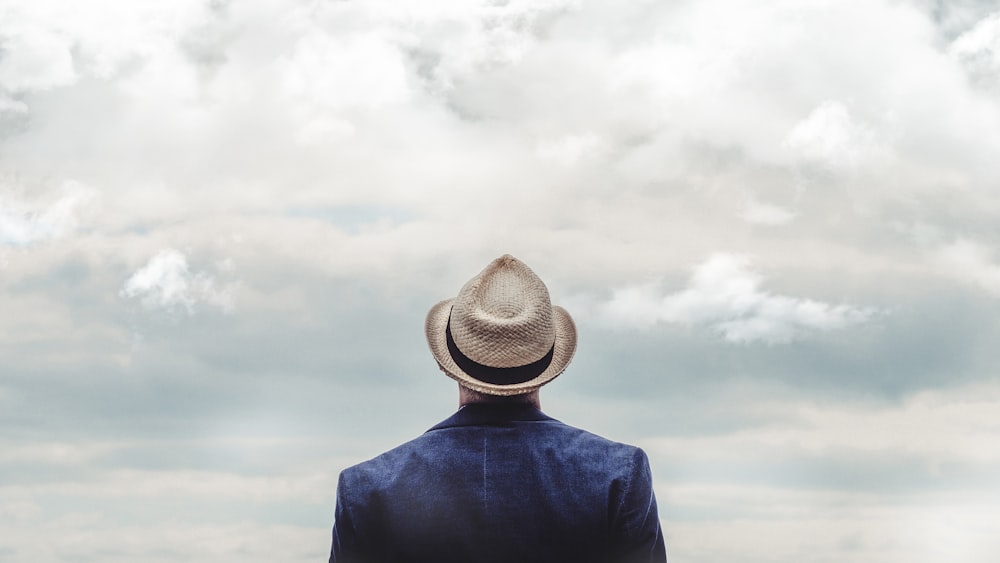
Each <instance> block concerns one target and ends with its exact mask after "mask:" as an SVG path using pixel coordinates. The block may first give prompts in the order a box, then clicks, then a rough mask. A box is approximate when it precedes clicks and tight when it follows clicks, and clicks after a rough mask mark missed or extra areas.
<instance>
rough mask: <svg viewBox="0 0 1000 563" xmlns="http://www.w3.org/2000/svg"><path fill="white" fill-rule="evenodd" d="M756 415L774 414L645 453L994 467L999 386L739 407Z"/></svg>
mask: <svg viewBox="0 0 1000 563" xmlns="http://www.w3.org/2000/svg"><path fill="white" fill-rule="evenodd" d="M740 409H741V410H743V411H744V412H750V413H757V414H759V415H761V416H763V417H768V416H774V415H775V413H781V416H780V419H779V420H776V421H774V422H773V423H770V424H763V425H759V426H754V427H749V428H740V429H738V430H735V431H733V432H730V433H722V434H715V435H704V436H678V437H664V438H657V439H654V440H651V441H650V442H649V443H648V445H649V447H651V448H653V449H656V450H658V451H662V452H669V451H684V452H686V455H687V456H689V459H690V460H695V459H697V460H700V461H714V462H720V463H721V462H725V461H726V460H729V461H732V460H735V459H742V460H743V461H749V460H753V459H765V458H770V459H785V460H787V459H790V458H794V457H799V456H825V457H829V458H831V459H833V458H839V459H855V458H856V459H862V458H864V457H865V456H869V455H871V456H881V457H882V458H894V457H898V456H905V457H908V458H912V459H918V460H920V463H922V465H921V466H920V467H919V468H915V469H920V470H922V471H927V470H930V471H935V470H936V468H937V467H940V466H947V465H948V464H952V465H955V464H959V465H963V466H981V467H988V466H993V465H998V466H1000V432H998V430H1000V423H998V421H997V417H996V412H997V409H1000V387H998V386H996V385H985V384H983V385H978V386H966V387H963V388H959V389H953V390H930V391H923V392H920V393H917V394H915V395H913V396H911V397H909V398H908V399H907V400H906V401H904V402H903V403H902V404H894V405H888V406H859V405H856V404H850V403H840V404H837V403H832V404H831V403H817V402H810V401H806V400H798V401H794V400H783V401H766V400H765V401H757V402H756V403H754V404H753V405H744V406H741V407H740Z"/></svg>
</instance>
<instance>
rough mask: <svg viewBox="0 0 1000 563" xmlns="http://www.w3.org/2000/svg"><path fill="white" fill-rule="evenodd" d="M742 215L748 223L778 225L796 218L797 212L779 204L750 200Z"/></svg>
mask: <svg viewBox="0 0 1000 563" xmlns="http://www.w3.org/2000/svg"><path fill="white" fill-rule="evenodd" d="M740 217H742V218H743V220H744V221H747V222H748V223H756V224H758V225H771V226H777V225H784V224H786V223H788V222H790V221H791V220H792V219H794V218H795V213H793V212H791V211H789V210H787V209H785V208H784V207H781V206H778V205H774V204H771V203H762V202H759V201H757V200H750V201H749V202H747V204H746V207H745V208H744V209H743V213H742V214H740Z"/></svg>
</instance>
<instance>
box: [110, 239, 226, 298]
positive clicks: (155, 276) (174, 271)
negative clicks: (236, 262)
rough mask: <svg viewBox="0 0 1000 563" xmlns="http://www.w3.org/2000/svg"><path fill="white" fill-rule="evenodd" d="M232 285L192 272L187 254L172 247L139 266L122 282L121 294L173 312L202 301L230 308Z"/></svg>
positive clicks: (207, 275)
mask: <svg viewBox="0 0 1000 563" xmlns="http://www.w3.org/2000/svg"><path fill="white" fill-rule="evenodd" d="M232 292H233V286H232V285H229V286H226V287H223V288H221V289H217V288H216V281H215V278H213V277H212V276H210V275H209V274H207V273H204V272H192V271H191V270H190V269H189V268H188V262H187V257H185V256H184V254H182V253H181V252H179V251H177V250H174V249H172V248H168V249H164V250H161V251H160V252H159V253H157V254H156V256H153V257H152V258H150V259H149V262H147V263H146V265H145V266H143V267H142V268H139V269H138V270H137V271H136V272H135V273H134V274H132V276H131V277H129V278H128V280H126V281H125V284H124V285H123V286H122V289H121V291H120V292H119V294H120V295H121V296H122V297H125V298H129V299H132V298H138V299H140V300H141V302H142V304H143V306H144V307H146V308H147V309H150V310H157V309H159V310H163V311H167V312H172V311H175V310H178V309H182V310H184V311H187V312H188V313H189V314H191V313H194V310H195V306H196V305H198V304H199V303H204V304H206V305H211V306H213V307H217V308H219V309H222V310H223V311H231V310H232V308H233V296H232Z"/></svg>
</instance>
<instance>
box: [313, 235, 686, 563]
mask: <svg viewBox="0 0 1000 563" xmlns="http://www.w3.org/2000/svg"><path fill="white" fill-rule="evenodd" d="M425 332H426V335H427V341H428V344H429V345H430V349H431V353H432V354H433V355H434V358H435V359H436V360H437V363H438V366H439V367H440V368H441V370H442V371H444V373H445V374H447V375H448V376H449V377H451V378H453V379H455V380H457V381H458V384H459V403H460V408H459V410H458V412H456V413H455V414H454V415H453V416H452V417H451V418H448V419H447V420H445V421H444V422H441V423H440V424H438V425H437V426H435V427H433V428H431V429H430V430H428V431H427V432H426V433H424V434H423V435H422V436H420V437H418V438H416V439H414V440H412V441H410V442H407V443H405V444H403V445H401V446H399V447H397V448H395V449H393V450H390V451H388V452H386V453H384V454H382V455H380V456H378V457H376V458H374V459H372V460H370V461H366V462H364V463H361V464H359V465H356V466H354V467H351V468H348V469H346V470H344V471H343V473H341V475H340V482H339V484H338V486H337V508H336V515H335V524H334V527H333V550H332V553H331V555H330V561H331V563H334V562H337V563H416V562H420V563H480V562H482V563H487V562H488V563H535V562H537V563H543V562H544V563H563V562H565V563H588V562H592V563H624V562H629V563H632V562H639V561H642V562H647V563H648V562H665V561H666V552H665V549H664V543H663V535H662V533H661V530H660V523H659V519H658V517H657V513H656V499H655V498H654V496H653V486H652V477H651V475H650V471H649V463H648V461H647V459H646V455H645V453H643V451H642V450H640V449H639V448H636V447H633V446H628V445H625V444H619V443H616V442H611V441H609V440H606V439H604V438H601V437H599V436H596V435H594V434H591V433H589V432H585V431H583V430H579V429H576V428H573V427H571V426H567V425H565V424H563V423H561V422H559V421H557V420H555V419H552V418H550V417H548V416H546V415H545V414H543V413H542V411H541V410H539V407H540V404H539V397H538V389H539V387H541V386H542V385H545V384H546V383H548V382H550V381H552V380H553V379H554V378H555V377H556V376H558V375H559V374H560V373H562V372H563V370H564V369H566V366H567V365H568V364H569V361H570V359H571V358H572V357H573V353H574V351H575V350H576V327H575V325H574V324H573V320H572V318H571V317H570V316H569V314H568V313H567V312H566V311H565V310H564V309H562V308H561V307H553V306H552V304H551V303H550V301H549V292H548V289H547V288H546V287H545V284H544V283H543V282H542V280H541V279H539V278H538V276H536V275H535V273H534V272H533V271H531V269H530V268H528V267H527V266H526V265H525V264H524V263H522V262H521V261H519V260H517V259H516V258H514V257H513V256H510V255H504V256H501V257H500V258H497V259H496V260H494V261H493V262H492V263H490V264H489V265H488V266H487V267H486V269H484V270H483V271H482V272H480V273H479V275H477V276H476V277H474V278H472V279H471V280H470V281H469V282H468V283H466V284H465V286H464V287H463V288H462V290H461V291H460V292H459V294H458V297H456V298H455V299H451V300H447V301H442V302H441V303H438V304H437V305H435V306H434V307H433V308H432V309H431V311H430V313H429V314H428V315H427V322H426V325H425Z"/></svg>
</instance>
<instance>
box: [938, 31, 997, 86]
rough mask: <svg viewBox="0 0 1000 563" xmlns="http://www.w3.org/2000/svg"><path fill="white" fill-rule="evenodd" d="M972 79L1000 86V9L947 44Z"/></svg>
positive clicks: (983, 84)
mask: <svg viewBox="0 0 1000 563" xmlns="http://www.w3.org/2000/svg"><path fill="white" fill-rule="evenodd" d="M948 54H949V55H951V56H952V57H955V59H957V60H958V61H959V62H960V63H961V64H962V66H963V67H964V68H965V70H966V72H968V73H969V76H970V77H971V78H972V80H973V82H974V83H976V84H978V85H981V86H984V87H987V88H991V89H996V88H1000V12H995V13H993V14H991V15H989V16H987V17H985V18H983V19H981V20H980V21H979V22H977V23H976V25H975V26H974V27H973V28H972V29H970V30H968V31H966V32H965V33H963V34H962V35H960V36H959V37H958V38H957V39H955V40H954V41H953V42H952V43H951V45H949V46H948Z"/></svg>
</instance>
